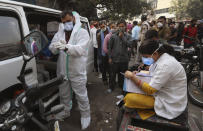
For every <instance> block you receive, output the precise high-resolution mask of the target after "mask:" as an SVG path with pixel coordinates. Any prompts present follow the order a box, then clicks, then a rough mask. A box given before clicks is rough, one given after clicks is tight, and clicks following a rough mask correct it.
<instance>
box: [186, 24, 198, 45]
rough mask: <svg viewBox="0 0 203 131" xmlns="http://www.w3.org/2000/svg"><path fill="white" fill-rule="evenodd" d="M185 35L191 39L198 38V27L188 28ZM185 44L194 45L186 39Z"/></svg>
mask: <svg viewBox="0 0 203 131" xmlns="http://www.w3.org/2000/svg"><path fill="white" fill-rule="evenodd" d="M183 35H186V36H189V37H191V38H194V39H195V38H196V36H197V27H192V26H191V25H190V26H188V27H186V28H185V29H184V31H183ZM184 43H189V44H191V43H193V42H192V41H191V40H190V39H188V38H184Z"/></svg>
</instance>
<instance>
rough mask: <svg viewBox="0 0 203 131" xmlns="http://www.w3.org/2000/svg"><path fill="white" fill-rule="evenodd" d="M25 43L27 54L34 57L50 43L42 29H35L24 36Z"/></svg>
mask: <svg viewBox="0 0 203 131" xmlns="http://www.w3.org/2000/svg"><path fill="white" fill-rule="evenodd" d="M23 44H24V45H25V49H26V55H29V56H31V57H32V56H36V54H38V53H39V52H41V51H42V50H43V49H44V48H45V47H46V46H47V45H48V39H47V37H46V36H45V35H44V33H42V32H41V31H33V32H31V33H30V34H28V35H27V36H25V37H24V39H23Z"/></svg>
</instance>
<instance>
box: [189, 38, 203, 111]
mask: <svg viewBox="0 0 203 131" xmlns="http://www.w3.org/2000/svg"><path fill="white" fill-rule="evenodd" d="M196 48H197V49H196V50H197V53H196V54H197V55H194V56H193V58H196V61H193V62H192V65H193V67H195V65H197V66H196V67H197V68H198V69H196V71H190V72H189V74H188V76H189V77H188V95H189V97H190V98H191V100H192V102H193V103H195V104H196V105H199V106H201V107H203V39H202V40H201V42H200V44H199V45H198V46H197V47H196Z"/></svg>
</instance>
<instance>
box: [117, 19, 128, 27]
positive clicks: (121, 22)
mask: <svg viewBox="0 0 203 131" xmlns="http://www.w3.org/2000/svg"><path fill="white" fill-rule="evenodd" d="M119 24H124V25H125V26H126V21H125V20H123V19H121V20H119V21H118V22H117V26H118V25H119Z"/></svg>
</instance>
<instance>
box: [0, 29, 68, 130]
mask: <svg viewBox="0 0 203 131" xmlns="http://www.w3.org/2000/svg"><path fill="white" fill-rule="evenodd" d="M21 44H22V45H23V48H24V49H25V50H26V52H24V54H23V60H24V63H23V66H22V69H21V72H20V75H19V77H18V80H19V81H20V82H21V84H22V87H23V91H22V92H21V93H19V94H18V95H17V96H16V97H14V98H13V99H4V100H3V101H1V102H0V130H2V131H4V130H6V131H8V130H9V131H10V130H12V131H32V130H43V131H60V127H59V122H58V120H57V119H56V117H55V115H56V114H57V113H59V112H61V111H63V109H64V106H63V105H60V104H58V101H57V99H58V97H59V95H58V85H60V84H61V83H62V82H63V78H62V77H58V78H55V79H52V80H49V81H47V82H45V83H43V84H35V85H32V86H28V85H27V84H26V78H25V75H26V73H29V72H28V71H25V67H26V65H27V63H28V62H29V61H30V60H32V59H35V57H36V56H39V55H40V54H41V51H42V50H43V49H44V48H46V47H47V45H48V40H47V38H46V36H45V35H44V34H43V33H42V32H39V31H34V32H32V33H30V34H29V35H27V36H26V37H25V38H24V39H23V40H22V41H21ZM33 125H35V126H33ZM36 127H37V129H34V128H36ZM32 128H33V129H32Z"/></svg>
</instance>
